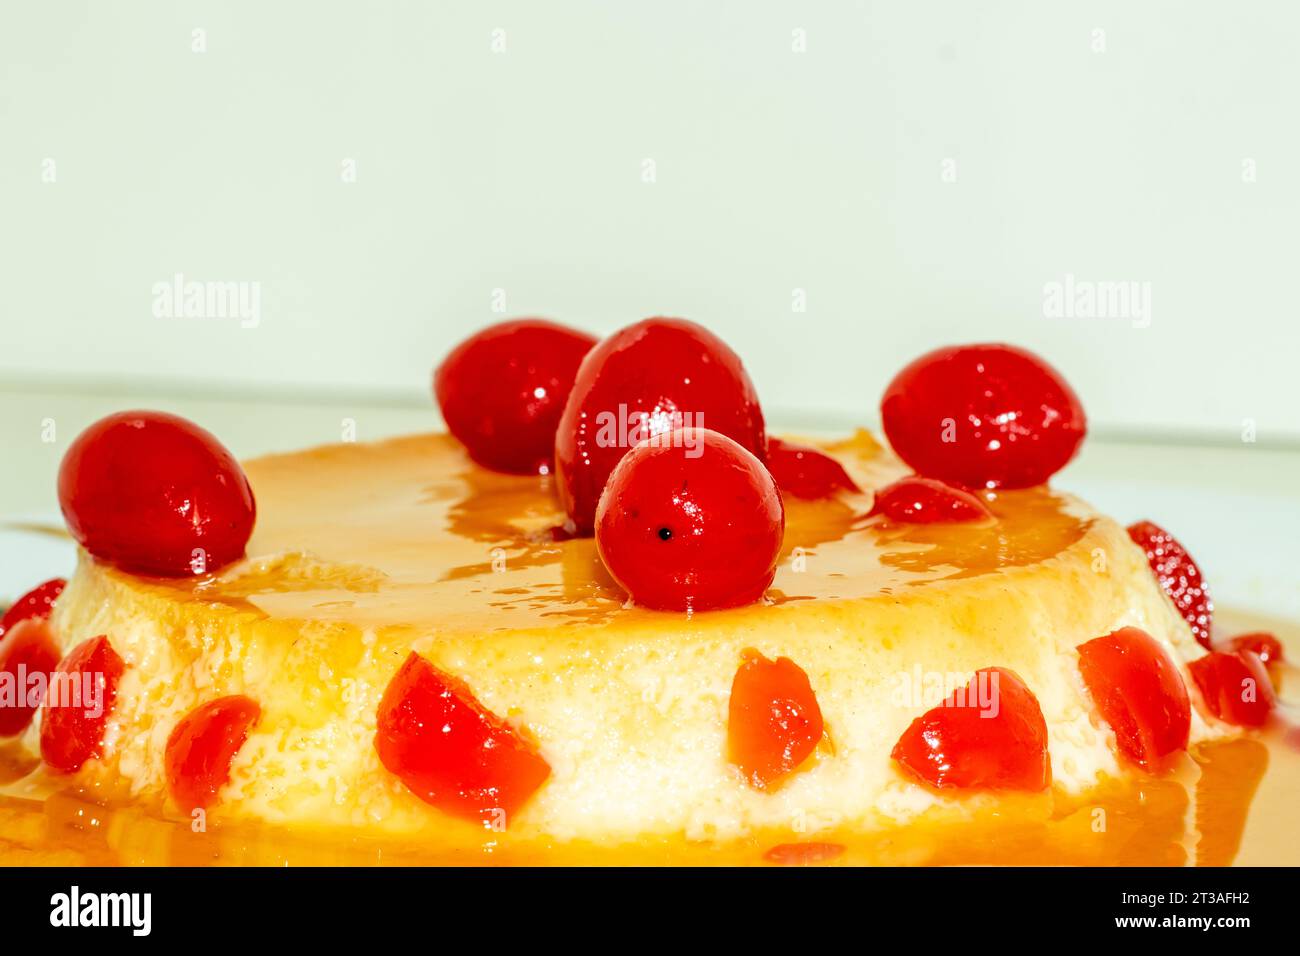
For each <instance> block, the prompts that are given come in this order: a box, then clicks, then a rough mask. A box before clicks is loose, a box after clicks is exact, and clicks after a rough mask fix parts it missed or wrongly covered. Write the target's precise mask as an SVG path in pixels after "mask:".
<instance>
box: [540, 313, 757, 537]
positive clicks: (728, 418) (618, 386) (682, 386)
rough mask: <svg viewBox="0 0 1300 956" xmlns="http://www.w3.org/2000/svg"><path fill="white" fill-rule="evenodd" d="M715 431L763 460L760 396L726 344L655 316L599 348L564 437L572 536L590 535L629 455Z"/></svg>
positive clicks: (561, 432) (558, 460)
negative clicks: (648, 443)
mask: <svg viewBox="0 0 1300 956" xmlns="http://www.w3.org/2000/svg"><path fill="white" fill-rule="evenodd" d="M674 428H708V429H712V430H713V431H716V432H720V433H721V434H723V435H726V436H727V437H728V438H731V439H733V440H735V441H737V442H739V443H740V444H741V445H742V446H743V447H744V448H746V449H747V450H749V451H750V452H751V453H753V454H754V455H756V456H757V457H758V458H759V460H760V461H761V460H763V459H764V457H765V454H766V451H765V449H766V444H767V442H766V434H765V432H764V428H763V412H762V410H761V409H760V408H759V406H758V396H757V395H756V394H755V393H754V386H753V384H752V383H751V382H750V380H749V376H748V375H747V374H746V373H745V369H744V366H742V365H741V364H740V359H739V357H738V356H737V355H736V353H735V352H733V351H732V350H731V349H730V348H728V347H727V345H726V343H724V342H723V341H722V340H721V339H719V338H718V337H717V336H716V335H714V334H713V333H711V332H709V331H708V330H707V329H705V328H703V327H702V326H699V325H696V324H695V323H694V322H687V321H685V320H683V319H664V318H657V319H646V320H644V321H642V322H638V323H636V324H635V325H630V326H628V327H627V328H625V329H622V330H621V331H618V332H615V333H614V334H613V335H611V336H610V337H609V338H607V339H605V340H604V341H602V342H601V343H600V344H599V345H597V346H596V347H595V348H594V349H592V350H591V351H590V352H589V353H588V354H587V357H586V358H585V359H583V360H582V367H581V368H580V369H578V380H577V382H576V383H575V384H574V386H573V391H572V392H571V393H570V395H569V401H568V403H567V404H566V405H565V406H564V414H563V415H562V416H561V418H560V425H559V428H558V430H557V431H556V433H555V471H556V476H557V484H558V486H559V492H560V501H561V503H562V504H563V505H564V509H565V511H566V512H568V515H569V520H570V522H571V523H572V525H573V528H572V530H573V531H575V532H576V533H578V534H590V533H591V530H592V523H593V520H594V519H595V515H596V503H597V502H598V501H599V500H600V493H601V491H602V490H603V489H604V487H605V481H606V479H607V478H608V477H609V474H610V472H612V471H613V470H614V466H615V465H616V464H618V461H619V459H620V458H622V457H623V456H624V455H625V454H627V452H628V449H629V448H631V447H632V446H633V445H635V444H636V443H637V442H638V441H640V440H641V439H643V438H649V437H651V436H652V435H661V434H664V433H666V432H668V431H671V430H672V429H674Z"/></svg>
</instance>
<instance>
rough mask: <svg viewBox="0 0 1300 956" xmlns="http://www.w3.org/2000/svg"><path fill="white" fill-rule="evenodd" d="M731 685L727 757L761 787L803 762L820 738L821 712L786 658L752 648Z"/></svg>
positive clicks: (805, 681)
mask: <svg viewBox="0 0 1300 956" xmlns="http://www.w3.org/2000/svg"><path fill="white" fill-rule="evenodd" d="M744 657H745V659H744V662H743V663H742V664H741V665H740V668H739V669H738V670H737V671H736V676H735V677H734V678H733V679H732V682H731V700H730V703H729V704H728V706H727V757H728V759H729V760H730V761H731V762H732V763H734V764H735V765H736V766H738V767H739V768H740V769H741V771H742V772H743V773H744V775H745V779H746V780H748V781H749V782H750V783H751V784H753V785H754V786H755V787H757V788H759V789H760V790H761V789H764V788H766V787H768V786H770V785H771V784H773V783H775V782H776V781H778V780H780V779H781V778H782V777H785V776H786V775H787V774H789V773H790V772H791V771H792V770H794V769H795V768H796V767H798V766H799V764H801V763H803V762H804V760H806V759H807V758H808V755H809V754H811V753H812V752H813V750H814V749H815V748H816V747H817V743H818V741H820V740H821V739H822V732H823V726H822V712H821V708H820V707H819V706H818V705H817V695H816V694H814V693H813V690H812V687H811V686H810V685H809V683H808V675H807V674H805V673H804V671H803V668H801V667H800V666H799V665H798V664H796V663H795V662H794V661H792V660H790V658H788V657H778V658H777V659H776V660H774V661H773V660H768V659H767V658H766V657H764V656H763V655H762V654H760V653H758V652H757V651H754V650H749V651H746V652H745V655H744Z"/></svg>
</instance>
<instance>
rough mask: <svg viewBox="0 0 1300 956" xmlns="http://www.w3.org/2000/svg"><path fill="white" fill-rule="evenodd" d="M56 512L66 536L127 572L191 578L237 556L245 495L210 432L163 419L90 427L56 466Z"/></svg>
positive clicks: (249, 522) (242, 479) (144, 416)
mask: <svg viewBox="0 0 1300 956" xmlns="http://www.w3.org/2000/svg"><path fill="white" fill-rule="evenodd" d="M59 506H60V507H61V508H62V509H63V517H64V520H66V521H67V523H68V530H69V531H70V532H71V533H72V536H73V538H75V539H76V540H77V543H78V544H80V545H81V546H82V547H83V548H85V549H86V550H87V551H89V552H90V553H91V554H93V555H94V556H95V557H96V558H99V559H100V560H102V561H107V562H109V563H110V564H115V565H117V566H118V567H120V568H123V569H125V570H127V571H131V572H132V573H135V574H152V575H158V576H160V577H193V576H195V575H201V574H206V573H208V572H210V571H215V570H216V569H218V568H220V567H222V566H223V565H226V564H229V563H230V562H232V561H236V560H238V559H239V558H241V557H243V555H244V547H245V545H247V544H248V538H249V535H251V534H252V532H253V520H254V518H255V516H256V506H255V504H254V502H253V489H252V487H251V486H250V485H249V483H248V478H247V477H246V476H245V475H244V470H243V469H242V468H241V467H240V465H239V462H238V461H236V460H235V457H234V456H233V455H232V454H231V453H230V452H229V451H228V450H227V449H226V447H225V446H224V445H222V444H221V442H219V441H217V439H216V437H215V436H214V435H212V434H211V433H210V432H207V431H205V430H204V429H202V428H200V427H199V426H198V425H195V424H194V423H193V422H190V421H186V420H185V419H184V418H180V417H178V416H176V415H168V414H167V413H165V412H148V411H142V412H119V413H117V414H115V415H109V416H107V417H106V418H101V419H100V420H99V421H97V422H95V423H94V424H93V425H91V426H90V427H89V428H87V429H86V430H85V431H83V432H82V433H81V434H80V435H78V436H77V437H76V438H75V439H74V440H73V442H72V444H71V445H70V446H69V447H68V452H67V454H66V455H64V456H63V462H62V464H60V465H59Z"/></svg>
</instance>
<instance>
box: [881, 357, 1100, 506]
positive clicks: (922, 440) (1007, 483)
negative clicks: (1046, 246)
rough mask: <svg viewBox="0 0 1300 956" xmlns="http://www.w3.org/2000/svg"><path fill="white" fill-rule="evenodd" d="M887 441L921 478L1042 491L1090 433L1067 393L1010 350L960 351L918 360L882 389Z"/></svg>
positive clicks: (1033, 361)
mask: <svg viewBox="0 0 1300 956" xmlns="http://www.w3.org/2000/svg"><path fill="white" fill-rule="evenodd" d="M880 414H881V419H882V421H883V424H884V427H885V435H886V436H887V437H888V438H889V443H890V445H892V446H893V449H894V452H895V453H896V454H897V455H898V457H899V458H901V459H903V461H905V462H907V464H908V465H910V466H911V467H912V469H913V470H915V471H916V472H917V473H918V474H920V475H924V476H925V477H927V478H938V479H940V480H941V481H947V482H953V483H955V484H959V485H965V486H966V487H968V488H984V487H987V488H998V487H1002V488H1027V487H1030V486H1031V485H1040V484H1042V483H1043V482H1045V481H1047V479H1048V478H1050V477H1051V476H1052V475H1054V474H1055V473H1056V472H1058V471H1060V470H1061V468H1063V467H1064V466H1065V464H1066V463H1067V462H1068V461H1069V460H1070V459H1071V458H1073V457H1074V453H1075V452H1076V451H1077V450H1078V448H1079V443H1080V442H1081V441H1083V436H1084V434H1085V432H1086V431H1087V422H1086V420H1085V418H1084V414H1083V406H1082V405H1080V404H1079V399H1078V397H1077V396H1076V395H1075V394H1074V390H1073V389H1071V388H1070V386H1069V385H1068V384H1067V383H1066V381H1065V379H1063V378H1062V377H1061V375H1060V373H1058V372H1057V371H1056V369H1054V368H1052V367H1051V366H1050V365H1048V364H1047V363H1046V362H1044V361H1043V360H1042V359H1041V358H1039V357H1038V356H1037V355H1034V354H1033V353H1032V352H1028V351H1026V350H1025V349H1020V348H1016V347H1015V346H1012V345H959V346H951V347H948V348H942V349H936V350H935V351H933V352H929V353H927V354H925V355H922V356H921V357H920V358H918V359H916V360H915V361H914V362H912V363H911V364H910V365H908V366H907V367H906V368H904V369H903V370H902V371H901V372H899V373H898V374H897V375H896V376H894V380H893V381H892V382H890V383H889V386H888V387H887V388H886V389H885V394H884V397H883V398H882V399H881V402H880Z"/></svg>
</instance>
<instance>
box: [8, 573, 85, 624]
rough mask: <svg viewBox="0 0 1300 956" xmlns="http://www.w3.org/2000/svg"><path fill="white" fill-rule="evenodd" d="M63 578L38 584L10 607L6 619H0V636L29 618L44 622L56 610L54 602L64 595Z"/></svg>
mask: <svg viewBox="0 0 1300 956" xmlns="http://www.w3.org/2000/svg"><path fill="white" fill-rule="evenodd" d="M67 583H68V582H67V581H65V580H63V578H50V580H48V581H46V582H44V583H43V584H38V585H36V587H34V588H32V589H31V590H30V591H28V592H27V593H26V594H24V595H23V596H22V597H20V598H19V599H18V600H17V601H14V603H13V604H11V605H9V610H7V611H5V614H4V617H3V618H0V635H3V634H4V633H5V631H7V630H9V628H11V627H13V626H14V625H15V624H17V623H18V622H19V621H25V620H27V619H28V618H33V617H34V618H39V619H40V620H42V621H44V620H47V619H48V618H49V616H50V612H51V611H53V610H54V602H55V601H57V600H58V599H59V595H60V594H62V593H63V588H64V587H65V586H66V585H67Z"/></svg>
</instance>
